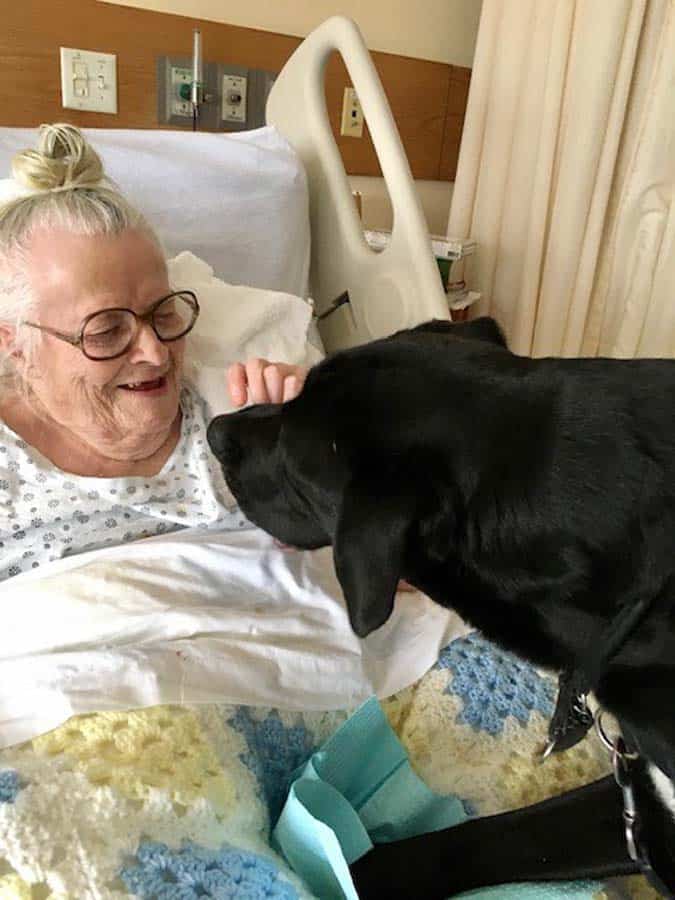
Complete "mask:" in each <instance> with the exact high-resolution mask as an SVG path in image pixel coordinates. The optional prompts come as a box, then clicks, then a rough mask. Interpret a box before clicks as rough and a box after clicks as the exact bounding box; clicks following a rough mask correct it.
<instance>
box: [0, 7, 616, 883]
mask: <svg viewBox="0 0 675 900" xmlns="http://www.w3.org/2000/svg"><path fill="white" fill-rule="evenodd" d="M334 50H337V51H339V52H340V53H341V54H342V56H343V58H344V60H345V63H346V66H347V69H348V72H349V74H350V77H351V79H352V82H353V84H354V86H355V88H356V90H357V92H358V95H359V98H360V100H361V103H362V105H363V109H364V112H365V115H366V117H367V120H368V124H369V128H370V131H371V134H372V137H373V143H374V145H375V149H376V151H377V154H378V157H379V160H380V164H381V167H382V171H383V174H384V177H385V180H386V182H387V187H388V189H389V193H390V196H391V199H392V203H393V207H394V224H393V231H392V235H391V239H390V242H389V244H388V246H387V247H386V249H385V250H384V251H382V252H379V253H376V252H374V251H373V250H371V249H370V248H369V246H368V245H367V243H366V241H365V239H364V236H363V230H362V225H361V223H360V221H359V218H358V215H357V213H356V209H355V205H354V203H353V199H352V196H351V192H350V189H349V185H348V181H347V177H346V174H345V171H344V167H343V165H342V162H341V160H340V156H339V153H338V150H337V147H336V145H335V142H334V140H333V137H332V134H331V131H330V127H329V123H328V117H327V113H326V108H325V101H324V91H323V71H324V68H325V65H326V61H327V59H328V57H329V55H330V54H331V53H332V52H333V51H334ZM89 136H90V138H91V140H92V142H93V143H94V145H95V146H96V148H97V149H98V150H99V152H100V153H101V154H102V156H103V158H104V162H105V165H106V170H107V172H108V174H109V175H110V176H111V177H112V178H113V179H114V180H115V181H116V182H117V184H118V185H119V186H120V187H121V188H122V190H124V191H125V192H126V193H127V194H128V195H129V196H130V197H131V198H132V199H133V201H134V203H135V204H136V205H137V206H138V207H139V208H141V209H142V210H143V211H144V212H145V214H146V215H147V217H148V218H149V220H150V221H151V222H152V224H153V225H154V226H155V228H156V229H157V231H158V233H159V235H160V237H161V240H162V241H163V244H164V246H165V248H166V252H167V255H168V256H169V257H172V258H173V260H172V263H171V266H170V274H171V277H172V279H173V280H174V281H177V282H181V279H185V278H195V279H201V281H200V285H201V284H203V293H204V295H205V296H206V295H207V294H208V295H209V297H210V298H211V299H209V300H208V302H205V303H204V304H203V307H204V308H206V307H208V306H209V304H210V306H211V309H210V312H209V311H208V310H207V311H206V312H205V316H206V320H207V322H208V326H207V327H206V328H205V329H204V331H203V332H202V334H201V337H200V336H199V335H198V337H200V339H201V340H202V341H203V345H200V346H203V348H204V354H207V355H208V353H212V354H213V353H214V352H216V351H214V349H213V348H214V346H216V345H219V344H220V343H221V339H222V343H227V342H228V341H229V343H230V350H229V352H230V358H232V356H236V355H237V354H240V353H243V354H251V353H260V355H266V354H267V355H270V356H272V355H274V356H275V358H279V359H281V358H286V359H288V360H289V361H299V360H302V359H305V360H307V359H309V360H310V361H311V359H316V358H317V355H318V354H320V349H317V345H318V344H319V343H320V341H319V340H318V339H317V337H316V335H314V337H312V335H311V334H310V333H309V331H308V329H307V327H306V326H307V325H308V323H309V314H308V313H306V314H305V315H304V317H303V314H302V310H300V311H299V308H298V306H297V302H296V303H295V305H293V301H296V300H297V297H300V298H311V299H312V302H313V309H314V312H315V314H316V315H317V316H319V317H321V319H320V325H321V337H322V339H323V343H324V345H325V347H326V348H328V349H331V350H332V349H335V348H339V347H344V346H349V345H353V344H356V343H360V342H364V341H368V340H371V339H373V338H377V337H380V336H383V335H386V334H388V333H391V332H393V331H395V330H397V329H399V328H402V327H406V326H412V325H415V324H417V323H419V322H421V321H424V320H427V319H430V318H448V309H447V303H446V298H445V295H444V293H443V290H442V286H441V281H440V277H439V273H438V269H437V266H436V263H435V260H434V256H433V253H432V250H431V246H430V241H429V237H428V234H427V229H426V226H425V222H424V217H423V214H422V210H421V208H420V204H419V201H418V199H417V196H416V194H415V190H414V186H413V182H412V178H411V174H410V169H409V166H408V163H407V160H406V158H405V154H404V152H403V149H402V146H401V142H400V139H399V137H398V134H397V131H396V128H395V125H394V122H393V119H392V116H391V112H390V110H389V106H388V103H387V100H386V97H385V95H384V92H383V90H382V86H381V84H380V81H379V78H378V76H377V73H376V71H375V69H374V66H373V64H372V61H371V59H370V56H369V54H368V52H367V50H366V48H365V45H364V43H363V40H362V38H361V36H360V34H359V32H358V30H357V28H356V27H355V25H354V24H353V23H352V22H350V21H348V20H346V19H344V18H341V17H336V18H333V19H330V20H328V21H327V22H326V23H324V25H322V26H321V27H320V28H318V29H317V30H316V31H315V32H314V33H313V34H311V35H310V36H309V37H308V38H307V39H306V40H305V41H304V42H303V43H302V44H301V45H300V47H299V48H298V49H297V51H296V52H295V53H294V54H293V56H292V57H291V58H290V60H289V61H288V63H287V65H286V66H285V68H284V70H283V71H282V72H281V74H280V75H279V77H278V79H277V81H276V83H275V85H274V88H273V90H272V92H271V95H270V97H269V103H268V125H267V126H266V127H265V128H263V129H259V130H257V131H254V132H248V133H246V132H244V133H239V134H236V135H227V136H226V135H215V134H201V133H197V134H193V133H177V132H164V131H163V132H157V131H152V132H138V131H136V132H134V131H120V130H117V131H116V130H100V131H99V130H97V131H91V132H89ZM34 139H35V132H34V131H32V130H27V129H9V128H3V129H0V172H3V173H5V172H7V170H8V167H9V160H10V159H11V156H12V154H13V153H14V152H16V151H17V150H18V149H22V148H24V147H27V146H31V145H33V144H34ZM186 252H187V253H186ZM183 286H186V285H183ZM232 286H238V287H236V288H235V287H232ZM228 291H230V293H229V294H228ZM228 297H229V298H230V299H231V301H232V309H228ZM219 298H220V299H219ZM340 298H342V301H341V302H340V303H339V304H338V303H336V301H338V300H340ZM200 299H201V294H200ZM235 299H236V303H237V310H238V312H237V315H236V316H235V315H234V313H233V312H232V310H233V309H234V301H235ZM345 301H347V302H345ZM284 304H285V305H284ZM249 309H250V316H249V315H248V311H249ZM261 310H264V315H262V314H261ZM256 316H258V318H260V319H262V320H264V321H262V322H261V324H257V323H256V322H255V321H253V324H251V321H248V319H251V320H255V319H256ZM235 319H236V321H235ZM243 320H247V321H243ZM219 321H220V323H221V324H220V325H219V324H218V322H219ZM270 322H271V323H272V324H273V330H274V334H273V335H270V333H269V327H268V326H269V323H270ZM265 323H267V326H266V324H265ZM282 325H283V326H284V328H285V330H284V328H282V327H281V326H282ZM266 327H267V332H266ZM219 329H220V331H219ZM294 329H295V330H294ZM277 333H282V338H283V340H282V342H281V343H280V344H275V343H274V341H275V339H276V337H275V336H276V335H277ZM214 335H215V337H214ZM280 340H281V339H280ZM266 341H267V343H266ZM283 341H285V342H286V343H284V342H283ZM294 344H295V345H297V346H293V345H294ZM312 353H313V354H314V355H313V356H312ZM202 362H203V360H202ZM225 362H227V355H225V356H223V358H222V359H220V358H219V357H218V356H217V352H216V357H215V358H209V359H208V360H207V364H206V366H205V368H206V369H208V370H209V371H215V372H216V376H215V378H216V382H217V384H218V385H220V384H221V382H220V381H219V379H220V377H221V374H222V368H219V365H220V364H221V363H223V364H224V363H225ZM218 390H220V388H218ZM0 465H1V461H0ZM0 552H2V551H1V550H0ZM0 604H2V608H3V611H4V615H5V619H4V626H3V629H2V631H0V896H2V897H16V898H20V897H30V896H38V895H39V896H51V897H53V898H56V897H61V896H68V897H73V898H82V900H88V898H104V900H108V898H110V900H118V898H119V900H122V898H129V897H153V898H157V900H173V898H176V897H180V898H181V900H183V898H188V900H189V898H192V897H193V896H194V897H214V898H215V897H225V896H227V897H230V896H231V897H235V898H236V897H238V896H241V897H244V896H246V897H253V896H255V897H268V896H269V897H276V898H277V900H280V898H289V900H290V898H296V897H298V898H299V897H302V898H304V897H319V898H320V900H329V897H330V898H332V897H336V898H341V897H349V898H351V900H354V897H355V895H354V894H353V893H350V892H349V887H348V885H347V886H346V887H345V884H346V882H345V859H344V857H343V856H342V851H341V850H340V846H339V845H338V844H336V843H335V839H334V838H331V837H330V834H332V832H330V829H327V830H326V828H325V826H321V825H320V824H319V823H318V821H315V820H314V819H313V818H312V816H311V815H310V816H309V819H308V820H307V821H311V822H313V823H314V824H313V825H311V827H310V828H309V833H308V834H309V845H308V847H309V849H308V850H307V852H308V853H309V856H308V857H307V859H308V860H309V864H308V867H307V866H305V867H304V868H303V865H300V864H299V863H298V857H297V856H295V857H294V864H293V867H291V866H290V865H289V862H288V858H286V859H284V858H282V856H280V855H279V854H278V850H279V847H278V845H274V844H273V842H272V841H271V838H270V827H271V825H272V824H273V823H274V821H275V819H276V817H277V816H278V814H279V813H280V811H281V808H282V806H283V803H284V799H285V797H286V794H287V790H288V786H289V783H290V780H291V776H292V773H293V771H294V770H295V769H296V767H297V766H298V765H300V764H303V763H305V762H306V761H307V759H308V757H309V756H310V755H311V753H312V752H313V751H314V750H315V749H316V748H317V747H318V746H319V745H320V744H321V743H322V742H323V741H324V740H325V739H326V738H327V737H328V736H329V735H330V734H331V733H332V732H333V731H334V730H335V729H336V728H337V726H338V725H340V724H341V723H342V722H343V721H344V720H345V718H346V717H347V715H348V713H350V712H351V711H353V710H354V709H355V707H357V706H358V704H359V703H361V702H362V701H363V700H365V699H366V698H367V697H368V696H369V695H370V694H377V695H378V696H379V697H381V698H382V699H383V707H384V710H385V712H386V715H387V717H388V719H389V721H390V722H391V724H392V726H393V727H394V729H395V731H396V733H397V735H398V737H399V738H400V740H401V741H402V742H403V744H404V745H405V747H406V749H407V751H408V753H409V755H410V758H411V760H412V762H413V764H414V766H415V768H416V770H417V771H418V772H419V773H420V774H421V775H422V776H423V777H424V779H425V780H426V781H427V783H428V784H429V785H430V786H431V787H432V788H433V789H434V790H435V791H436V792H438V793H440V794H443V795H445V796H454V797H455V798H456V803H457V809H458V810H459V813H458V817H459V818H461V817H463V816H465V815H467V814H485V813H490V812H495V811H498V810H500V809H506V808H509V807H513V806H516V805H519V804H522V803H524V802H532V801H534V800H536V799H538V798H543V797H544V796H547V795H549V794H551V793H555V792H557V791H559V790H562V789H564V788H566V787H569V786H571V785H572V784H576V783H578V782H579V781H580V780H591V779H592V778H594V777H597V776H598V775H600V774H604V772H605V771H606V763H605V760H604V755H603V753H602V750H601V749H599V748H595V747H593V746H588V745H587V744H582V745H581V746H580V748H578V749H575V750H572V751H570V753H569V754H567V756H566V760H565V761H563V762H558V761H554V762H552V763H551V764H550V766H549V768H548V769H547V770H543V769H542V768H538V769H537V768H535V767H534V766H533V763H532V758H533V756H534V752H535V749H536V747H537V746H538V744H539V743H540V742H541V741H543V739H544V736H545V730H546V721H547V717H548V716H549V715H550V713H551V710H552V700H553V696H554V685H553V682H552V680H551V679H550V678H548V677H547V676H545V675H543V674H541V673H538V672H536V671H535V670H534V669H532V668H531V667H529V666H527V665H525V664H524V663H522V662H520V661H518V660H516V659H515V658H514V657H512V656H510V655H509V654H503V653H500V652H499V651H498V650H497V649H496V648H494V647H492V646H491V645H490V644H488V643H487V642H486V641H484V640H483V639H482V638H480V637H479V636H477V635H471V634H467V629H466V627H465V626H464V625H463V623H461V622H460V621H459V620H458V619H457V618H456V617H454V616H453V614H451V613H449V612H448V611H445V610H441V609H440V608H439V607H437V606H435V605H432V604H431V603H430V602H429V601H428V600H426V598H423V597H421V596H419V595H415V596H412V597H410V596H408V597H407V598H404V600H403V601H401V600H400V599H399V601H397V604H396V610H395V613H394V615H393V616H392V618H391V619H390V621H389V623H387V624H386V625H385V626H384V627H383V628H382V629H380V630H379V631H378V632H376V633H374V634H373V635H371V636H369V638H368V639H367V640H366V641H365V642H359V641H357V640H356V638H355V637H354V635H353V634H352V633H351V630H350V629H349V625H348V619H347V616H346V611H345V609H344V604H343V601H342V597H341V594H340V591H339V586H338V585H337V582H336V580H335V574H334V571H333V567H332V560H331V556H330V550H322V551H317V552H316V553H286V552H284V551H283V550H281V549H279V548H278V547H277V546H275V545H274V543H273V542H272V541H271V540H270V539H268V538H267V537H266V536H265V535H262V534H261V533H259V532H257V531H252V530H251V531H242V532H238V533H236V534H235V535H221V536H215V537H214V536H210V537H209V538H208V539H206V538H204V536H203V535H194V534H191V533H190V530H187V531H185V532H179V533H173V534H167V535H163V536H159V537H157V538H153V539H150V540H147V541H139V542H135V543H134V544H130V545H127V546H125V547H118V548H111V549H108V550H105V549H103V550H100V551H94V552H89V553H83V554H79V555H78V556H75V557H72V558H70V559H68V560H61V561H57V562H55V563H52V564H50V565H49V566H46V567H45V571H44V572H42V571H41V570H38V571H37V572H36V573H34V574H31V573H26V574H24V575H19V576H16V577H13V578H10V579H8V580H7V581H6V582H4V583H2V584H0ZM375 750H376V748H373V747H372V746H370V747H369V748H368V752H375ZM304 814H307V815H309V813H308V811H307V809H305V810H304V813H303V815H304ZM322 829H323V830H322ZM385 830H386V829H385ZM329 832H330V834H329ZM317 835H319V836H322V837H321V840H319V838H318V837H317ZM322 841H323V843H322ZM331 841H332V843H331ZM321 847H323V850H322V849H321ZM326 848H328V849H326ZM331 848H332V849H331ZM305 849H307V848H305ZM324 851H325V853H324V856H325V855H326V854H327V855H328V857H330V858H331V859H332V863H331V864H334V867H335V872H338V873H339V874H340V877H338V875H335V880H334V883H331V887H330V890H327V889H325V887H321V886H317V884H316V883H315V882H314V881H313V878H314V877H315V875H316V872H317V859H318V858H319V856H320V855H321V853H323V852H324ZM329 851H330V852H329ZM303 852H304V850H303ZM345 852H346V851H345ZM312 854H314V855H312ZM331 854H332V856H331ZM458 864H461V861H458ZM293 870H295V871H293ZM312 873H314V874H312ZM233 885H234V887H233ZM237 885H239V886H240V888H238V887H237ZM596 887H597V886H583V885H582V886H579V887H578V890H577V893H569V894H567V893H566V894H565V896H570V897H571V896H574V897H577V898H580V900H581V898H590V897H591V896H592V893H593V891H595V890H596ZM32 890H34V891H36V892H37V893H34V894H31V891H32ZM238 890H240V892H239V893H237V891H238ZM228 891H229V893H228ZM256 891H257V892H256ZM491 896H495V895H494V894H492V895H491ZM497 896H498V895H497ZM517 896H519V897H521V898H523V900H525V898H526V897H528V896H536V895H530V894H528V893H527V891H526V890H525V889H523V891H522V892H521V893H520V894H518V895H517ZM547 896H549V897H555V896H556V894H555V893H550V892H549V893H548V894H547Z"/></svg>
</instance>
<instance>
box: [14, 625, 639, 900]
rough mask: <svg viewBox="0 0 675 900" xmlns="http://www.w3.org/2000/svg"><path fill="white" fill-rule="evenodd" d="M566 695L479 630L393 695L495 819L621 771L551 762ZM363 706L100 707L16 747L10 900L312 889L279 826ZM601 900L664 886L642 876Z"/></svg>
mask: <svg viewBox="0 0 675 900" xmlns="http://www.w3.org/2000/svg"><path fill="white" fill-rule="evenodd" d="M554 698H555V683H554V682H553V680H552V679H551V678H549V677H547V676H543V675H542V674H540V673H538V672H537V671H535V669H533V668H532V667H530V666H528V665H527V664H525V663H523V662H522V661H520V660H518V659H517V658H516V657H514V656H512V655H511V654H507V653H504V652H502V651H500V650H499V649H497V648H496V647H494V646H493V645H491V644H490V643H488V642H487V641H485V640H484V639H483V638H482V637H480V636H479V635H477V634H471V635H469V636H468V637H466V638H461V639H458V640H455V641H453V642H452V643H451V644H450V645H449V646H448V647H446V648H445V649H444V650H443V651H442V653H441V655H440V658H439V660H438V662H437V664H436V665H435V666H434V667H433V668H432V669H431V670H430V671H429V672H428V673H427V674H426V675H425V676H424V677H423V678H422V679H421V680H420V681H418V682H417V683H416V684H415V685H413V686H412V687H410V688H408V689H406V690H404V691H402V692H400V693H399V694H397V695H395V696H393V697H390V698H389V699H388V700H386V701H384V702H383V704H382V706H383V708H384V710H385V712H386V715H387V717H388V719H389V722H390V724H391V725H392V727H393V729H394V731H395V732H396V734H397V735H398V737H399V739H400V741H401V742H402V743H403V745H404V747H405V748H406V750H407V752H408V754H409V758H410V761H411V764H412V766H413V768H414V769H415V771H416V772H417V773H418V774H419V775H420V776H421V778H422V779H423V780H424V781H425V782H426V783H427V784H428V785H429V787H431V788H432V789H433V790H434V791H436V792H437V793H440V794H444V795H454V796H455V797H457V798H459V799H460V800H461V802H462V803H463V804H464V808H465V810H466V811H467V812H468V813H469V814H470V815H485V814H489V813H493V812H499V811H503V810H506V809H510V808H514V807H518V806H522V805H526V804H530V803H533V802H536V801H538V800H541V799H544V798H545V797H548V796H551V795H553V794H556V793H559V792H561V791H562V790H566V789H569V788H571V787H573V786H576V785H578V784H582V783H585V782H588V781H591V780H593V779H595V778H598V777H601V776H602V775H604V774H606V772H607V771H608V763H607V758H606V754H605V752H604V750H603V749H602V747H601V746H600V744H599V742H598V741H597V739H596V738H595V736H594V735H592V734H591V735H589V736H588V737H587V738H586V739H585V740H584V741H583V742H582V743H581V744H579V745H578V746H577V747H576V748H574V749H572V750H570V751H569V752H567V753H565V754H561V755H559V756H554V757H552V758H550V759H549V761H548V762H547V763H546V764H545V765H537V764H536V762H535V760H534V755H535V752H536V750H537V749H538V748H539V747H540V746H541V744H542V742H543V741H544V738H545V732H546V725H547V720H548V717H549V716H550V714H551V712H552V709H553V701H554ZM349 713H350V710H339V711H332V712H325V713H316V712H312V713H301V712H286V711H280V710H275V709H260V708H251V707H246V706H227V705H217V704H208V705H202V706H198V705H186V706H160V707H152V708H149V709H142V710H134V711H131V712H125V713H120V712H106V713H96V714H89V715H82V716H78V717H75V718H72V719H70V720H69V721H68V722H66V723H65V724H64V725H62V726H61V727H59V728H57V729H55V730H53V731H51V732H49V733H47V734H45V735H42V736H40V737H38V738H35V739H33V740H31V741H29V742H27V743H25V744H22V745H19V746H15V747H12V748H9V749H6V750H4V751H2V752H1V753H0V900H7V898H12V900H15V898H16V900H19V898H20V900H28V898H43V900H44V898H48V900H66V898H69V900H90V898H91V900H98V898H103V900H122V898H125V900H128V898H130V897H137V898H153V900H197V898H213V900H216V898H218V900H224V898H240V900H262V898H274V900H295V898H298V900H300V898H308V897H311V896H313V895H312V894H311V893H310V891H309V890H308V888H307V886H306V885H305V884H303V882H302V881H301V880H300V878H299V877H298V876H296V874H295V873H294V872H293V871H292V870H291V868H290V866H289V865H288V864H287V863H286V861H285V860H284V859H283V858H282V857H281V856H280V855H278V854H277V853H276V852H275V850H274V849H273V848H272V846H271V844H270V831H271V826H272V825H273V824H274V822H275V821H276V819H277V817H278V815H279V813H280V811H281V809H282V806H283V803H284V800H285V797H286V794H287V791H288V787H289V781H290V777H291V774H292V773H293V771H294V770H295V769H296V768H297V767H298V766H300V765H301V764H302V763H304V762H305V761H306V760H307V759H308V758H309V756H310V755H311V754H312V753H313V752H314V751H315V750H316V749H317V747H319V746H320V745H321V744H322V743H323V742H324V741H325V740H326V739H327V738H328V737H329V736H330V735H331V734H332V733H333V732H334V731H335V730H336V728H337V727H338V726H339V725H340V724H341V723H342V722H344V721H345V719H346V718H347V716H348V715H349ZM479 893H480V892H479ZM479 893H478V894H476V895H475V896H476V897H478V896H479ZM490 896H491V897H496V896H499V895H498V893H494V892H491V893H490ZM511 896H512V895H511ZM556 896H560V894H558V895H556ZM596 896H597V897H599V898H600V897H605V898H609V897H617V898H618V897H632V898H639V900H647V898H655V897H656V894H655V893H654V892H653V891H651V889H650V888H648V887H647V885H646V883H645V882H644V881H643V879H641V878H637V877H636V878H631V879H618V880H616V881H615V882H613V883H611V884H607V885H601V886H598V891H597V893H596ZM320 900H328V898H320Z"/></svg>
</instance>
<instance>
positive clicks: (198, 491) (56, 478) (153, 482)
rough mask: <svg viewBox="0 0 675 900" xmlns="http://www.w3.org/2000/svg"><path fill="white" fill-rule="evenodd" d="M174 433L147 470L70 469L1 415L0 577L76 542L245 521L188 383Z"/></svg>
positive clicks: (77, 546)
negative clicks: (157, 464) (167, 452)
mask: <svg viewBox="0 0 675 900" xmlns="http://www.w3.org/2000/svg"><path fill="white" fill-rule="evenodd" d="M180 404H181V410H182V413H183V419H182V425H181V435H180V439H179V441H178V444H177V445H176V447H175V449H174V451H173V453H172V454H171V456H170V457H169V459H168V460H167V461H166V463H165V464H164V466H163V468H162V470H161V472H159V474H158V475H154V476H153V477H151V478H147V477H142V476H140V477H139V476H135V477H131V478H91V477H83V476H80V475H70V474H68V473H66V472H62V471H61V470H60V469H57V468H56V467H55V466H53V465H52V464H51V463H50V462H49V461H48V460H47V459H45V457H44V456H42V455H41V454H40V453H38V452H37V451H36V450H34V449H33V448H32V447H30V446H29V445H28V444H26V442H25V441H23V440H21V438H19V437H18V436H17V435H16V434H15V433H14V432H13V431H11V430H10V429H9V428H7V426H6V425H4V424H3V423H2V422H0V581H2V580H4V579H6V578H9V577H10V576H12V575H18V574H19V573H21V572H26V571H29V570H30V569H34V568H37V567H38V566H40V565H43V564H44V563H46V562H50V561H51V560H54V559H59V558H60V557H62V556H67V555H69V554H73V553H81V552H82V551H83V550H93V549H96V548H99V547H106V546H112V545H115V544H123V543H125V542H126V541H134V540H137V539H139V538H144V537H150V536H152V535H157V534H164V533H166V532H170V531H176V530H178V529H180V528H186V527H199V528H218V529H219V530H238V529H241V528H251V527H252V525H251V523H250V522H249V521H248V520H246V519H245V518H244V516H243V515H242V514H241V512H240V511H239V509H238V507H237V505H236V503H235V501H234V498H233V497H232V495H231V493H230V492H229V490H228V488H227V485H226V483H225V479H224V477H223V474H222V471H221V468H220V465H219V464H218V462H217V460H216V459H215V457H214V456H213V455H212V454H211V452H210V450H209V448H208V444H207V442H206V427H207V424H208V421H209V412H208V408H207V406H206V403H205V402H204V401H203V400H202V399H201V398H200V397H199V395H198V394H197V393H196V392H195V391H194V390H193V389H192V388H191V387H188V386H185V387H184V389H183V391H182V393H181V399H180Z"/></svg>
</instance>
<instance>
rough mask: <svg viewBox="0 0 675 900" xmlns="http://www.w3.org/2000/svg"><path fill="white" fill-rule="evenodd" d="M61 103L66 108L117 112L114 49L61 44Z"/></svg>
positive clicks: (115, 58)
mask: <svg viewBox="0 0 675 900" xmlns="http://www.w3.org/2000/svg"><path fill="white" fill-rule="evenodd" d="M60 50H61V105H62V106H63V107H65V109H86V110H91V111H93V112H103V113H113V114H114V113H117V57H116V56H115V54H114V53H98V52H96V51H95V50H75V49H73V48H71V47H61V48H60Z"/></svg>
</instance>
